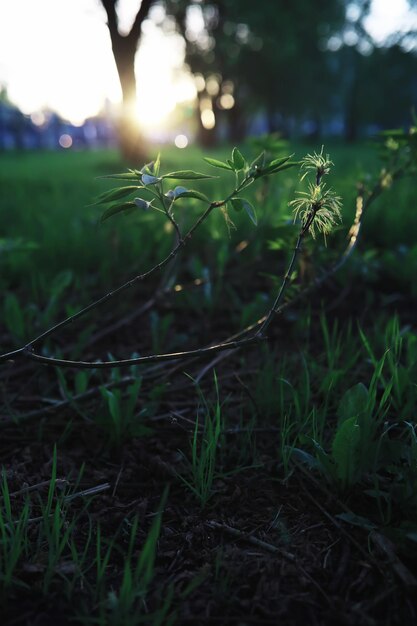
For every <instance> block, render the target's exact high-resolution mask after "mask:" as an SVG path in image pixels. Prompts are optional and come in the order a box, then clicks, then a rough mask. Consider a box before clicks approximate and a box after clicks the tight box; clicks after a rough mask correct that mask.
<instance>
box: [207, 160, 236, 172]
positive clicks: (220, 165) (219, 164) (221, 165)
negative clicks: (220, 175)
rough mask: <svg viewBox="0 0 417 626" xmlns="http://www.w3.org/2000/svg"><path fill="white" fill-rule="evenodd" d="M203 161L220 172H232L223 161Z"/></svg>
mask: <svg viewBox="0 0 417 626" xmlns="http://www.w3.org/2000/svg"><path fill="white" fill-rule="evenodd" d="M204 160H205V161H206V162H207V163H208V164H209V165H212V166H213V167H218V168H220V169H222V170H229V171H233V168H232V167H230V165H228V164H227V163H224V162H223V161H218V160H217V159H211V158H209V157H204Z"/></svg>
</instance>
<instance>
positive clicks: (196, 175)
mask: <svg viewBox="0 0 417 626" xmlns="http://www.w3.org/2000/svg"><path fill="white" fill-rule="evenodd" d="M162 178H175V179H176V180H197V179H202V178H214V176H210V175H209V174H200V172H194V171H193V170H178V172H170V173H169V174H164V176H162Z"/></svg>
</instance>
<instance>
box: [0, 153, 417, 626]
mask: <svg viewBox="0 0 417 626" xmlns="http://www.w3.org/2000/svg"><path fill="white" fill-rule="evenodd" d="M297 149H298V150H301V149H304V148H300V147H298V148H297ZM367 150H368V148H359V147H355V148H354V149H351V150H350V152H349V150H348V149H342V148H338V147H335V148H334V152H335V153H336V154H335V155H333V154H332V157H333V160H334V161H335V162H336V166H337V165H338V163H339V167H340V169H339V170H336V171H338V174H337V178H336V182H333V183H332V186H334V187H335V188H336V189H337V191H338V192H339V193H340V194H341V195H343V196H344V197H345V203H346V212H345V215H344V225H343V228H342V229H341V230H340V231H339V232H337V233H336V234H335V236H334V238H332V240H331V241H329V242H328V243H327V247H325V245H324V243H323V241H319V240H318V241H316V242H314V241H312V240H311V241H309V242H308V243H307V244H306V247H305V250H304V252H303V255H302V258H301V265H300V271H299V273H298V275H297V277H295V281H296V284H297V285H298V291H291V290H290V291H289V294H288V299H291V297H294V296H297V294H298V293H299V292H300V290H301V289H302V288H303V287H305V286H306V285H308V284H310V282H309V281H311V280H312V279H314V278H315V277H317V276H320V273H321V272H322V271H323V268H326V267H328V266H329V265H331V264H332V263H333V261H334V260H335V259H337V258H338V255H339V253H340V250H341V249H342V246H343V242H344V238H345V234H346V231H347V230H348V228H349V219H350V217H351V214H352V210H351V209H349V205H352V204H353V205H354V194H355V186H354V181H356V179H357V178H358V177H359V176H360V172H361V171H362V169H363V168H364V167H368V168H370V170H372V168H371V167H370V165H369V153H368V152H367ZM289 152H292V150H289ZM216 156H217V155H216ZM336 156H339V161H337V158H336ZM57 157H59V158H56V157H55V156H54V159H53V160H48V159H50V157H49V155H43V156H42V155H41V157H38V158H37V163H36V164H35V162H34V159H35V158H36V157H34V156H32V155H24V157H23V160H22V159H20V157H18V158H15V157H10V156H9V157H8V158H7V157H3V156H2V159H3V160H4V168H3V172H4V177H5V178H4V185H5V189H6V191H7V194H6V196H5V198H6V199H5V201H4V202H3V204H2V207H1V214H2V215H3V218H4V217H5V216H6V215H9V216H10V219H9V221H8V227H7V233H6V236H7V237H8V240H7V242H6V241H5V242H4V243H3V250H4V251H8V252H7V255H6V254H4V253H3V260H2V266H3V267H2V272H3V277H2V287H3V291H4V292H5V294H6V297H5V301H4V304H3V309H2V322H3V327H2V335H1V338H2V347H3V348H4V351H6V350H8V349H12V348H13V347H16V346H18V345H20V344H21V343H22V342H23V341H27V340H28V339H29V338H30V337H33V336H36V335H37V334H39V332H41V331H42V330H44V329H45V328H47V327H48V326H49V325H50V324H51V323H53V322H54V321H57V320H58V319H60V318H62V317H65V315H68V314H72V313H74V312H75V311H76V310H77V309H78V308H81V306H85V304H87V303H88V302H89V301H91V300H92V299H94V298H95V297H98V296H100V295H101V294H102V293H105V292H106V291H109V289H111V288H114V286H116V285H117V284H118V282H122V281H123V280H127V279H129V278H130V277H131V275H132V271H131V268H132V269H133V275H134V274H135V272H136V270H137V268H138V267H139V268H142V267H146V266H148V264H149V263H151V262H152V261H153V262H155V261H156V260H158V259H159V258H160V257H161V256H163V255H164V252H166V251H167V250H169V244H170V240H169V241H166V238H167V237H168V238H169V237H170V236H171V233H169V232H165V231H164V229H163V228H159V227H158V223H157V222H155V221H154V222H152V221H151V219H150V218H149V217H148V215H145V218H144V219H145V221H144V222H143V223H142V222H140V220H139V219H136V221H135V218H133V221H131V222H129V221H128V216H126V219H124V216H122V217H121V218H114V222H113V223H111V220H109V222H108V225H106V224H104V225H103V226H102V227H101V228H100V229H97V228H96V223H97V216H98V215H99V212H98V210H97V207H86V208H83V207H85V205H86V204H87V203H89V202H91V200H92V198H93V197H94V195H97V189H96V187H97V181H94V178H93V177H94V176H95V175H98V174H101V175H105V174H108V173H112V171H120V169H121V168H123V164H120V163H119V162H118V160H117V157H116V156H115V155H114V154H111V153H104V154H98V155H94V156H93V157H92V156H91V155H85V154H80V155H67V154H60V155H57ZM181 158H182V159H183V162H182V163H180V165H179V166H181V167H184V166H185V165H184V164H183V163H186V159H187V158H191V157H190V156H189V157H186V156H182V157H181ZM195 158H196V155H194V154H193V155H192V159H193V160H194V159H195ZM13 159H15V160H14V161H13ZM170 159H171V161H172V162H173V163H174V162H175V165H177V162H176V161H175V160H176V159H177V161H178V158H177V156H176V155H168V160H170ZM179 166H177V168H178V167H179ZM202 167H204V165H203V166H202ZM376 167H377V166H376V165H375V168H376ZM36 168H38V169H37V170H36ZM113 168H114V169H113ZM169 168H170V166H169V167H168V169H169ZM348 168H350V169H348ZM361 168H362V169H361ZM195 169H200V165H199V166H198V167H197V165H196V166H195ZM286 176H287V175H286ZM216 185H217V187H216V193H217V194H218V196H219V197H222V196H221V194H222V192H223V187H225V186H226V183H225V182H223V179H222V180H221V181H219V182H218V183H216ZM297 185H298V183H297V176H296V175H295V176H293V177H291V176H289V175H288V176H287V177H286V178H283V179H282V180H280V181H279V180H278V179H277V186H276V187H273V186H270V187H262V186H261V188H260V192H259V193H260V195H258V196H256V195H254V196H253V199H252V200H253V203H254V204H256V206H257V208H258V218H259V217H260V215H261V219H260V220H259V225H258V228H257V229H254V228H253V227H252V225H251V224H250V221H249V220H247V221H245V216H241V215H240V214H237V215H236V216H235V215H232V218H233V219H234V221H236V226H237V230H236V231H234V230H233V229H232V230H231V231H230V233H228V230H227V227H225V225H224V221H223V218H222V216H221V215H219V216H215V217H214V221H213V223H212V224H211V225H210V226H209V227H207V229H206V230H205V231H203V232H202V233H201V234H200V235H197V236H196V238H195V239H193V241H192V242H190V244H189V245H188V246H187V247H186V249H185V250H184V252H183V255H182V257H181V260H178V262H177V264H176V265H175V267H174V269H173V270H171V274H168V273H165V274H164V276H163V277H162V280H161V277H159V280H158V282H157V283H155V282H154V281H150V282H149V283H140V284H139V285H138V286H136V287H135V288H134V289H133V290H130V291H128V292H127V293H126V295H124V296H123V298H121V299H119V300H116V301H113V300H112V301H111V302H110V303H109V304H107V305H106V306H105V307H104V308H102V309H100V310H99V311H96V312H95V313H93V314H92V315H91V316H90V317H89V318H86V321H78V322H76V323H75V324H73V325H71V326H69V327H66V328H65V329H63V331H62V332H61V333H60V334H59V336H58V337H57V338H55V339H54V340H48V342H46V344H45V349H44V354H45V355H60V356H64V357H66V358H73V359H79V358H83V359H86V360H89V359H91V360H96V359H97V358H101V359H103V360H105V359H107V358H111V357H112V356H114V357H116V358H128V357H130V356H132V355H133V354H135V353H136V354H138V353H139V354H149V353H150V352H160V351H175V350H184V349H189V348H194V347H198V346H201V345H206V344H207V343H212V342H215V341H220V340H224V339H225V338H227V337H229V336H231V335H233V334H234V333H235V332H236V331H237V330H240V329H241V328H243V327H245V326H247V325H248V324H250V323H253V322H254V321H256V319H258V318H259V317H260V316H261V315H262V314H263V313H264V312H265V310H267V306H268V302H269V300H270V297H271V294H274V293H276V290H277V288H278V285H279V281H278V280H277V279H276V278H274V277H273V275H278V276H282V275H283V274H284V272H285V267H286V264H287V262H288V249H289V246H290V244H289V243H288V242H289V241H290V240H291V238H293V236H294V234H295V230H294V227H292V226H287V225H286V221H285V220H286V213H287V201H288V200H289V199H291V197H294V196H293V194H294V189H295V188H298V187H297ZM401 185H402V186H401V187H399V188H398V191H397V192H395V193H396V195H393V193H394V192H391V191H389V192H388V195H387V198H386V200H384V199H382V200H381V204H380V205H379V211H380V213H376V214H375V213H374V214H372V213H370V215H369V220H368V222H367V223H366V225H365V229H364V233H363V239H362V242H361V247H360V249H359V250H358V251H357V253H356V256H354V257H353V258H352V259H351V261H350V262H349V264H347V266H346V267H344V268H343V270H341V271H340V272H339V273H338V274H336V275H334V276H332V277H331V279H330V280H329V281H327V282H326V283H325V284H323V285H322V286H321V287H320V288H318V289H316V290H314V291H313V292H311V293H309V294H308V296H307V297H305V298H304V299H299V300H298V301H297V302H296V303H295V304H293V305H292V306H291V307H288V308H287V309H285V311H284V312H283V313H282V314H281V315H280V316H279V317H278V318H277V319H276V320H275V321H274V324H273V325H272V326H271V327H270V329H269V330H268V341H267V342H265V343H264V344H261V345H257V344H256V345H253V346H249V347H247V348H245V349H244V350H241V351H239V350H229V351H226V352H223V353H219V354H218V355H216V356H214V357H211V358H210V357H205V358H204V359H197V358H196V359H192V360H187V361H186V362H184V361H174V362H167V363H166V362H165V363H156V364H151V365H146V366H144V365H141V366H133V367H128V368H124V369H121V370H114V371H112V372H111V371H99V370H95V371H93V372H90V371H82V372H80V371H78V372H77V371H75V370H73V369H69V370H59V371H58V370H57V369H56V368H52V367H48V366H43V365H40V364H38V363H33V362H29V361H27V360H25V359H24V358H20V359H19V358H16V359H15V361H14V363H8V364H6V365H2V369H1V371H0V382H1V389H2V409H1V421H0V428H1V435H2V436H1V440H0V452H1V459H2V466H3V479H2V496H3V499H2V506H1V516H0V594H1V602H2V607H3V608H2V613H3V623H4V624H10V625H11V624H28V625H29V624H31V625H32V624H33V625H34V624H39V625H42V626H43V625H45V624H56V623H63V624H65V623H68V624H69V623H83V624H84V623H85V624H87V623H92V624H93V623H94V624H114V625H116V624H139V623H145V624H151V625H156V624H161V625H165V624H170V623H173V624H174V623H175V624H193V625H194V624H211V623H213V624H225V625H226V624H240V625H241V626H243V625H244V624H247V625H249V624H276V623H282V624H289V625H290V624H299V623H300V622H302V621H305V620H308V621H310V622H311V623H312V624H317V625H322V624H323V625H324V624H326V625H327V624H334V623H341V624H346V625H350V624H352V625H353V624H358V623H359V624H370V625H371V624H378V625H379V624H387V625H388V624H389V625H390V626H391V625H395V624H410V623H414V622H415V620H416V613H417V602H416V599H415V590H416V584H417V580H416V577H417V571H416V570H417V568H416V565H415V563H416V559H415V556H416V549H415V541H416V536H417V529H416V524H417V514H416V512H417V502H416V491H415V485H416V480H417V444H416V436H415V430H414V407H415V400H416V385H415V382H416V373H417V365H416V364H417V349H416V346H417V338H416V334H415V319H414V313H413V311H414V307H415V296H416V291H415V282H414V281H415V279H414V274H413V272H412V268H413V263H415V261H414V256H413V255H414V252H413V251H414V250H415V248H414V246H413V236H412V233H411V230H412V220H413V219H415V218H414V217H413V216H411V217H409V218H408V217H406V216H408V213H407V210H408V208H407V207H409V206H410V201H411V200H410V199H411V194H412V186H411V185H408V183H407V181H406V182H404V183H401ZM222 186H223V187H222ZM349 186H350V187H349ZM348 188H351V191H349V190H348ZM206 189H207V188H204V191H205V193H206ZM100 191H101V189H100V190H99V192H100ZM349 194H350V195H349ZM390 194H391V195H390ZM393 197H394V198H395V199H396V200H397V201H398V208H396V213H395V214H393V213H390V210H391V209H390V207H391V205H392V199H393ZM384 203H385V204H384ZM277 207H279V211H278V208H277ZM383 208H384V210H383ZM263 209H265V211H266V215H267V217H266V218H265V219H262V210H263ZM192 210H194V211H197V210H198V209H197V205H195V206H194V205H193V206H192ZM382 210H383V212H382ZM275 211H277V213H279V215H278V214H275V213H274V212H275ZM280 216H281V217H282V219H281V217H280ZM187 218H188V216H185V217H184V220H185V219H187ZM117 220H119V221H117ZM400 222H401V223H400ZM401 224H402V226H401ZM287 229H289V231H290V232H289V235H288V240H287V238H286V237H287V234H286V233H287ZM387 229H388V231H389V236H388V233H387ZM268 242H272V243H269V244H268ZM282 242H284V245H282ZM7 246H8V248H7ZM36 246H37V247H36ZM179 286H181V288H180V287H179ZM155 293H156V296H155ZM11 294H13V296H12V295H11ZM19 320H20V321H19ZM19 342H20V343H19ZM109 355H110V356H109ZM352 419H353V420H354V428H353V429H352V430H350V431H348V430H347V426H343V424H345V425H346V423H350V422H349V420H350V421H351V422H352ZM352 424H353V422H352ZM355 437H356V439H355ZM342 444H343V445H342ZM344 451H345V452H346V451H347V452H346V454H345V452H344ZM91 490H92V491H91Z"/></svg>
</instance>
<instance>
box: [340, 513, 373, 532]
mask: <svg viewBox="0 0 417 626" xmlns="http://www.w3.org/2000/svg"><path fill="white" fill-rule="evenodd" d="M335 517H337V519H341V520H342V521H343V522H347V523H348V524H352V526H359V528H364V529H365V530H374V528H377V526H376V525H375V524H373V523H372V522H371V521H370V520H369V519H368V518H367V517H362V516H361V515H356V513H352V512H346V513H339V514H338V515H335Z"/></svg>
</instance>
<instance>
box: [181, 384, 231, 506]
mask: <svg viewBox="0 0 417 626" xmlns="http://www.w3.org/2000/svg"><path fill="white" fill-rule="evenodd" d="M214 386H215V390H216V403H215V405H214V406H213V407H210V406H209V405H208V404H207V402H206V400H205V398H204V396H203V395H202V394H201V392H200V391H199V395H200V399H201V402H202V405H203V407H204V422H203V424H201V423H200V417H199V414H197V416H196V421H195V426H194V434H193V438H192V442H191V459H190V460H189V459H187V458H186V457H184V460H185V462H186V465H187V471H186V472H185V473H183V474H177V476H178V478H179V479H180V480H181V481H182V482H183V483H184V485H185V486H186V487H188V489H190V491H192V493H193V494H194V495H195V496H196V497H197V498H198V500H199V502H200V505H201V508H202V509H204V508H205V507H206V505H207V503H208V501H209V499H210V498H211V497H212V496H213V493H214V490H213V483H214V481H215V479H216V477H218V475H219V474H218V472H217V467H216V461H217V453H218V446H219V441H220V437H221V433H222V429H223V419H222V409H221V405H220V400H219V388H218V384H217V377H216V374H214Z"/></svg>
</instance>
